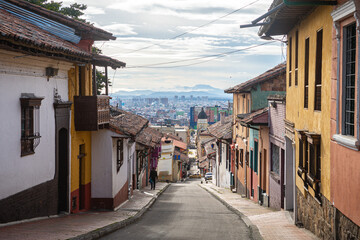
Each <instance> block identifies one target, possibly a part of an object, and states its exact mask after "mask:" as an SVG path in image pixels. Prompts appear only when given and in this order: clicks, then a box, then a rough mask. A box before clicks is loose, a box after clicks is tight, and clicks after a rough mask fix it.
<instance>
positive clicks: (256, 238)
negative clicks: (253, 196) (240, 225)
mask: <svg viewBox="0 0 360 240" xmlns="http://www.w3.org/2000/svg"><path fill="white" fill-rule="evenodd" d="M199 186H200V187H201V188H202V189H204V190H205V191H207V192H208V193H210V194H211V195H212V196H213V197H214V198H216V199H217V200H218V201H219V202H221V203H222V204H223V205H224V206H225V207H227V208H228V209H229V210H230V211H232V212H233V213H235V214H236V215H238V216H239V217H240V219H241V220H242V221H243V222H244V223H245V225H246V226H247V227H248V228H249V230H250V238H251V239H253V240H262V239H263V238H262V236H261V234H260V231H259V229H258V227H257V226H256V225H255V224H253V223H252V222H251V221H250V219H249V218H248V217H247V216H245V215H244V214H243V213H242V212H240V211H239V210H237V209H236V208H234V207H233V206H231V205H230V204H228V203H227V202H226V201H225V200H223V199H222V198H220V197H219V196H218V195H216V194H215V193H213V192H211V191H209V190H208V189H207V188H205V187H203V186H202V185H201V184H199Z"/></svg>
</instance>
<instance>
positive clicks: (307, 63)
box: [304, 38, 310, 108]
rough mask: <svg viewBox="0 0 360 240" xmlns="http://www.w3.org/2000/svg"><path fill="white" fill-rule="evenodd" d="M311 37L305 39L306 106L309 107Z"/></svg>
mask: <svg viewBox="0 0 360 240" xmlns="http://www.w3.org/2000/svg"><path fill="white" fill-rule="evenodd" d="M309 51H310V39H309V38H307V39H305V64H304V65H305V67H304V108H308V107H309V53H310V52H309Z"/></svg>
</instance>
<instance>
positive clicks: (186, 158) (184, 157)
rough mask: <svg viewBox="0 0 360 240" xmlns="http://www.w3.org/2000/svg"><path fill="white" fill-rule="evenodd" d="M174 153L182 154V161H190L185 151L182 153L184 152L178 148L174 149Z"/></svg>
mask: <svg viewBox="0 0 360 240" xmlns="http://www.w3.org/2000/svg"><path fill="white" fill-rule="evenodd" d="M174 155H180V160H182V161H186V162H188V161H189V157H188V156H187V155H186V154H184V153H182V152H180V151H178V150H175V151H174ZM177 160H178V159H177Z"/></svg>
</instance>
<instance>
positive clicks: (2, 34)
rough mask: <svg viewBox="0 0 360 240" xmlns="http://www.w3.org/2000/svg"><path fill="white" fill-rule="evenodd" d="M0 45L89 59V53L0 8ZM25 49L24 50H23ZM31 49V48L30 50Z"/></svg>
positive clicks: (52, 54) (20, 49)
mask: <svg viewBox="0 0 360 240" xmlns="http://www.w3.org/2000/svg"><path fill="white" fill-rule="evenodd" d="M0 22H1V24H0V45H2V46H3V47H5V48H16V49H17V48H19V51H22V52H24V51H28V52H36V51H41V52H43V53H48V54H49V55H50V57H51V56H53V57H54V56H57V57H58V58H61V57H65V58H66V57H68V56H72V57H78V58H82V59H87V60H90V59H91V54H89V53H88V52H86V51H84V50H82V49H81V48H79V47H77V46H76V45H74V44H72V43H70V42H68V41H66V40H63V39H61V38H59V37H57V36H55V35H52V34H50V33H49V32H47V31H45V30H42V29H41V28H39V27H37V26H35V25H32V24H30V23H28V22H26V21H24V20H21V19H19V18H17V17H16V16H14V15H12V14H10V13H8V12H7V11H5V10H2V9H0ZM25 49H26V50H25ZM31 49H32V50H31Z"/></svg>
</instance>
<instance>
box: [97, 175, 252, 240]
mask: <svg viewBox="0 0 360 240" xmlns="http://www.w3.org/2000/svg"><path fill="white" fill-rule="evenodd" d="M199 183H200V180H188V181H187V182H185V183H175V184H171V185H170V187H169V188H168V189H167V190H166V191H165V192H164V193H163V194H162V195H161V196H160V197H159V198H158V199H157V201H156V202H155V204H154V205H153V206H152V207H151V208H150V209H149V211H148V212H147V213H145V215H144V216H143V218H142V219H141V220H140V221H138V222H136V223H134V224H132V225H130V226H128V227H125V228H123V229H120V230H118V231H117V232H114V233H112V234H110V235H108V236H105V237H104V238H102V239H206V240H210V239H250V231H249V229H248V228H247V227H246V225H245V223H244V222H243V221H242V220H241V219H240V218H239V216H238V215H236V214H234V213H233V212H232V211H230V210H229V209H227V208H226V207H225V206H224V205H223V204H222V203H220V202H219V201H218V200H216V199H215V198H214V197H212V196H211V195H210V194H209V193H208V192H206V191H205V190H204V189H202V188H200V187H199V185H198V184H199Z"/></svg>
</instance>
